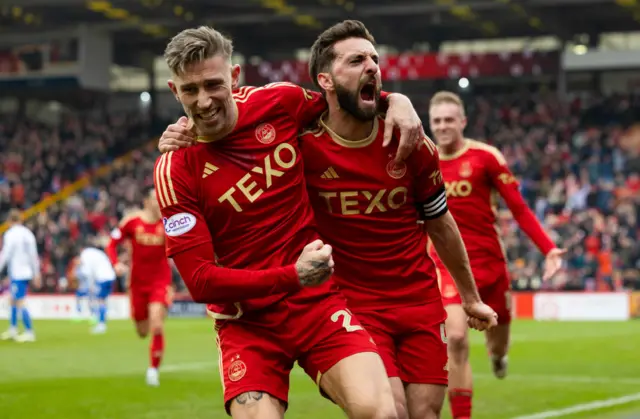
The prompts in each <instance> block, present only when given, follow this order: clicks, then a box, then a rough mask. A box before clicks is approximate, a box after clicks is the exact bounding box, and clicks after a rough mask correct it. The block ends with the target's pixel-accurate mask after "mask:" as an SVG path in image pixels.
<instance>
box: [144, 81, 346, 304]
mask: <svg viewBox="0 0 640 419" xmlns="http://www.w3.org/2000/svg"><path fill="white" fill-rule="evenodd" d="M233 98H234V100H235V102H236V104H237V109H238V119H237V121H236V124H235V128H234V130H233V132H232V133H231V134H229V136H228V137H227V138H225V139H223V140H220V141H216V142H206V140H205V139H200V140H199V141H200V142H199V143H198V144H197V145H195V146H192V147H189V148H184V149H180V150H178V151H175V152H170V153H167V154H164V155H162V156H161V157H160V159H159V160H158V161H157V163H156V170H155V184H156V191H157V195H158V201H159V203H160V207H161V211H162V215H163V217H164V220H165V221H164V222H165V231H166V232H167V236H168V240H167V254H168V256H169V257H173V256H174V255H176V254H178V253H180V252H182V251H184V250H187V249H189V248H190V247H194V246H196V245H201V244H208V243H211V245H212V247H213V250H214V251H215V255H216V258H217V263H218V264H219V265H220V266H222V267H225V268H233V269H249V270H262V269H268V268H274V267H281V266H288V265H292V264H294V263H295V262H296V260H297V259H298V256H299V255H300V252H301V251H302V248H303V247H304V246H305V245H306V244H308V243H310V242H312V241H313V240H315V239H317V238H318V235H317V233H316V225H315V221H314V218H313V212H312V210H311V205H310V204H309V198H308V195H307V192H306V188H305V182H304V171H303V167H302V158H301V155H300V149H299V146H298V133H299V132H300V130H301V129H302V128H303V127H304V126H306V125H308V124H309V123H310V122H312V121H313V120H314V119H315V118H317V117H318V115H319V114H320V113H321V112H322V111H323V110H324V109H325V108H326V103H325V101H324V98H323V97H322V96H321V95H320V94H319V93H315V92H310V91H307V90H305V89H302V88H301V87H299V86H296V85H294V84H290V83H273V84H270V85H266V86H264V87H242V88H241V89H239V91H237V92H235V93H234V94H233ZM294 274H295V270H294ZM332 289H335V286H334V285H332V284H331V282H327V283H325V284H324V285H322V286H319V287H310V288H305V289H303V290H302V291H299V292H297V294H295V295H296V297H297V296H301V297H304V298H313V297H315V296H316V295H317V296H320V295H325V294H326V293H327V292H330V291H331V290H332ZM286 295H287V292H274V293H273V294H272V295H269V296H266V297H260V298H252V299H244V300H243V301H238V302H235V303H233V302H229V303H228V304H222V305H217V304H216V305H209V310H210V311H211V312H213V313H217V314H221V315H223V316H225V317H227V316H239V315H240V314H241V313H242V312H243V311H246V310H256V309H260V308H263V307H266V306H268V305H270V304H272V303H274V302H276V301H278V300H281V299H282V298H284V297H285V296H286Z"/></svg>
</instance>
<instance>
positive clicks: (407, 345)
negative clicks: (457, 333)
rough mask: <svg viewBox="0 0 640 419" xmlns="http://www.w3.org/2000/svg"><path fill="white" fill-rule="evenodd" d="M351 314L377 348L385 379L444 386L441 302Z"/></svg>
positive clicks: (446, 375) (444, 314) (445, 364)
mask: <svg viewBox="0 0 640 419" xmlns="http://www.w3.org/2000/svg"><path fill="white" fill-rule="evenodd" d="M354 313H355V314H356V316H358V320H360V323H362V325H363V326H364V327H365V328H366V329H367V331H368V332H369V334H370V335H371V337H372V338H373V340H374V342H375V343H376V345H378V352H379V353H380V357H381V358H382V361H383V362H384V366H385V368H386V370H387V375H388V376H389V377H399V378H400V379H401V380H402V381H404V382H405V383H416V384H442V385H447V382H448V380H447V378H448V374H449V373H448V371H447V361H448V357H447V338H446V333H445V327H444V322H445V320H446V318H447V312H446V311H445V310H444V306H443V305H442V301H440V300H437V301H435V302H433V303H429V304H424V305H419V306H411V307H399V308H394V309H388V310H379V311H354Z"/></svg>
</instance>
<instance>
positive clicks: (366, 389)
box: [320, 352, 397, 418]
mask: <svg viewBox="0 0 640 419" xmlns="http://www.w3.org/2000/svg"><path fill="white" fill-rule="evenodd" d="M320 387H321V388H322V391H323V392H324V393H325V394H327V395H328V396H329V398H330V399H331V400H333V401H334V402H335V403H336V404H337V405H338V406H340V407H341V408H342V409H343V410H344V411H345V412H346V413H347V415H348V416H349V417H350V418H374V417H380V418H395V417H397V413H396V406H395V401H394V398H393V393H392V391H391V384H390V382H389V378H388V377H387V374H386V372H385V369H384V365H383V363H382V360H381V359H380V356H379V355H378V354H377V353H375V352H361V353H357V354H354V355H351V356H348V357H346V358H344V359H342V360H341V361H339V362H338V363H337V364H335V365H334V366H333V367H331V368H330V369H329V370H328V371H327V372H326V373H324V374H323V375H322V377H321V378H320Z"/></svg>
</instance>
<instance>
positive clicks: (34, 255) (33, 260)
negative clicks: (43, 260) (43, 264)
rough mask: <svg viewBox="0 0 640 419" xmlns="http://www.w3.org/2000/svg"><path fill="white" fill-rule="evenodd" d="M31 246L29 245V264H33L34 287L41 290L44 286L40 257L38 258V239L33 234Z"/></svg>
mask: <svg viewBox="0 0 640 419" xmlns="http://www.w3.org/2000/svg"><path fill="white" fill-rule="evenodd" d="M30 235H31V237H30V240H29V242H30V244H29V250H28V252H29V254H28V256H29V263H30V264H31V269H33V286H34V287H36V288H40V286H41V285H42V283H41V281H42V278H41V274H40V272H41V271H40V257H39V256H38V245H37V243H36V237H35V236H34V235H33V234H30Z"/></svg>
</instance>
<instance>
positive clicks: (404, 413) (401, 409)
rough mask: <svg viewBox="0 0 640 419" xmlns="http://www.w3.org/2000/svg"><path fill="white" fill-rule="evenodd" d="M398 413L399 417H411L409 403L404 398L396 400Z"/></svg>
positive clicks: (399, 418)
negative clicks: (408, 408)
mask: <svg viewBox="0 0 640 419" xmlns="http://www.w3.org/2000/svg"><path fill="white" fill-rule="evenodd" d="M395 406H396V415H397V417H398V419H409V411H408V410H407V405H406V404H405V403H404V401H402V400H395Z"/></svg>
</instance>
